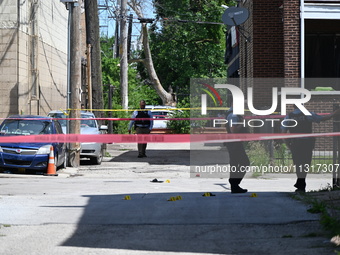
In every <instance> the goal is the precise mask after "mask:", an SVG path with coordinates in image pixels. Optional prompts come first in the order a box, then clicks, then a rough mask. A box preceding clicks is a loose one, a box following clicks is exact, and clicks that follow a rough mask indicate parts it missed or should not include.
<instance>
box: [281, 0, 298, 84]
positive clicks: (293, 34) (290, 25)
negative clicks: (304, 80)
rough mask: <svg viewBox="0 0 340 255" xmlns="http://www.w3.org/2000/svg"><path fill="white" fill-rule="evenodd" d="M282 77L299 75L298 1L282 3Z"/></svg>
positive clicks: (291, 0) (290, 0)
mask: <svg viewBox="0 0 340 255" xmlns="http://www.w3.org/2000/svg"><path fill="white" fill-rule="evenodd" d="M283 24H284V25H283V35H284V36H283V41H284V77H285V78H299V77H301V75H300V62H301V61H300V51H301V49H300V0H289V1H284V3H283Z"/></svg>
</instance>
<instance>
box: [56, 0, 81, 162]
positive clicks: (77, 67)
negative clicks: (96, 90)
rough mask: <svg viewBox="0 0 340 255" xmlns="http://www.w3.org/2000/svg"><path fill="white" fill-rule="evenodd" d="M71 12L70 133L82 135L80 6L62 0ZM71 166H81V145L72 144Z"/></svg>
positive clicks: (69, 65) (71, 0) (75, 1)
mask: <svg viewBox="0 0 340 255" xmlns="http://www.w3.org/2000/svg"><path fill="white" fill-rule="evenodd" d="M61 2H64V3H65V4H66V8H67V9H68V10H69V21H68V22H69V28H68V30H69V39H68V40H69V47H68V56H69V60H68V62H69V63H68V68H69V70H68V83H69V85H68V90H69V91H68V93H69V94H70V96H69V102H68V106H69V107H70V109H71V110H70V115H69V117H70V121H69V127H68V131H69V133H70V134H79V133H80V121H79V120H75V118H80V111H79V109H80V99H81V97H80V96H81V55H80V54H81V50H80V48H81V47H80V4H79V3H77V0H61ZM69 164H70V165H71V166H72V167H78V166H79V165H80V143H79V142H78V143H70V146H69Z"/></svg>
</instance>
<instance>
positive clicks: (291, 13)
mask: <svg viewBox="0 0 340 255" xmlns="http://www.w3.org/2000/svg"><path fill="white" fill-rule="evenodd" d="M239 7H245V8H247V9H248V10H249V12H250V16H249V18H248V20H247V21H246V22H245V23H244V24H242V25H241V26H240V27H241V28H242V31H243V33H244V35H245V36H242V35H241V34H240V33H234V37H236V39H234V40H233V41H234V43H233V45H232V44H230V43H229V44H228V52H229V53H227V64H228V66H229V69H228V77H240V78H241V84H240V86H241V88H242V89H243V90H244V92H245V91H246V87H247V86H249V82H244V83H242V78H302V80H299V79H297V80H294V79H291V80H290V81H291V82H287V81H286V82H285V83H283V84H281V83H277V84H273V83H271V84H270V83H266V82H256V81H255V82H252V84H251V85H250V86H253V89H254V93H255V96H254V106H255V107H259V108H260V107H266V106H270V105H271V100H272V97H271V87H273V86H275V87H278V85H279V86H293V87H304V88H306V89H308V90H310V91H311V93H312V99H311V100H310V101H309V103H308V104H306V107H307V109H309V110H311V111H316V112H330V111H331V109H332V107H333V103H340V83H339V81H338V80H339V79H334V78H340V35H339V34H340V1H336V0H324V1H322V0H289V1H283V0H272V1H267V0H256V1H255V0H240V1H239ZM229 36H230V37H232V33H230V34H229ZM245 37H248V40H246V38H245ZM235 41H236V42H235ZM330 78H331V79H330ZM292 81H293V82H292ZM330 89H332V91H325V90H330Z"/></svg>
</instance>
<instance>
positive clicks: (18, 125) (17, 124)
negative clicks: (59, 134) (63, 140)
mask: <svg viewBox="0 0 340 255" xmlns="http://www.w3.org/2000/svg"><path fill="white" fill-rule="evenodd" d="M0 133H1V134H3V135H42V134H52V127H51V122H50V121H43V120H18V119H13V120H11V119H7V120H5V121H4V122H3V124H2V125H1V128H0Z"/></svg>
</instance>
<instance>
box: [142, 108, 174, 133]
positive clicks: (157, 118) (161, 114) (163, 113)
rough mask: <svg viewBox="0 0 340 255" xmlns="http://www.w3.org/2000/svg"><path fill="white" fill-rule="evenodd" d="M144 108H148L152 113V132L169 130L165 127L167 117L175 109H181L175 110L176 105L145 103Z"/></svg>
mask: <svg viewBox="0 0 340 255" xmlns="http://www.w3.org/2000/svg"><path fill="white" fill-rule="evenodd" d="M145 109H148V110H149V111H150V112H151V113H152V115H153V118H154V122H153V133H158V132H161V133H166V132H169V131H170V130H169V129H168V127H167V123H168V122H169V120H167V118H171V117H172V114H173V113H175V111H181V110H177V109H176V107H173V106H166V105H146V106H145Z"/></svg>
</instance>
